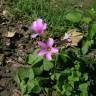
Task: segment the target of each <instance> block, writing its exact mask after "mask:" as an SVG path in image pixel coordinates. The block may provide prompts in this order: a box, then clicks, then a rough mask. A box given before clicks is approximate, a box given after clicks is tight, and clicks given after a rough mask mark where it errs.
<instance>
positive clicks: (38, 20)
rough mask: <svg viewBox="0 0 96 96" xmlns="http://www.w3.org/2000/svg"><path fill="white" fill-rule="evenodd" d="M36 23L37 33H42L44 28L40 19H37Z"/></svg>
mask: <svg viewBox="0 0 96 96" xmlns="http://www.w3.org/2000/svg"><path fill="white" fill-rule="evenodd" d="M36 23H37V31H38V32H42V31H43V27H44V25H43V22H42V19H37V21H36Z"/></svg>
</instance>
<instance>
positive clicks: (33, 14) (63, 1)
mask: <svg viewBox="0 0 96 96" xmlns="http://www.w3.org/2000/svg"><path fill="white" fill-rule="evenodd" d="M7 2H8V4H9V7H10V12H11V16H12V17H13V18H14V19H15V20H16V21H18V20H20V21H22V20H23V21H25V22H26V21H27V22H32V21H33V20H35V19H37V18H39V17H40V18H43V19H44V20H45V21H46V22H49V23H48V29H49V31H53V32H54V31H61V32H62V31H64V30H65V28H64V26H65V27H66V23H65V14H67V13H68V12H70V11H72V10H77V8H74V7H75V4H77V5H80V4H81V2H80V1H77V0H8V1H7ZM67 26H68V25H67Z"/></svg>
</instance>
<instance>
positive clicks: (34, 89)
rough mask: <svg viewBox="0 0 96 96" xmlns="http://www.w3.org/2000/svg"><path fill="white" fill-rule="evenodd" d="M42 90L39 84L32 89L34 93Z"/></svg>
mask: <svg viewBox="0 0 96 96" xmlns="http://www.w3.org/2000/svg"><path fill="white" fill-rule="evenodd" d="M40 91H41V88H40V86H39V85H36V86H35V87H34V88H33V89H32V92H33V93H40Z"/></svg>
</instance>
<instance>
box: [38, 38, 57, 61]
mask: <svg viewBox="0 0 96 96" xmlns="http://www.w3.org/2000/svg"><path fill="white" fill-rule="evenodd" d="M53 44H54V40H53V39H52V38H49V39H48V42H47V43H45V42H43V41H39V42H38V45H39V46H41V50H40V51H39V52H38V56H44V57H45V58H46V59H47V60H48V61H51V60H52V55H53V54H55V53H57V52H58V49H57V48H54V47H52V46H53Z"/></svg>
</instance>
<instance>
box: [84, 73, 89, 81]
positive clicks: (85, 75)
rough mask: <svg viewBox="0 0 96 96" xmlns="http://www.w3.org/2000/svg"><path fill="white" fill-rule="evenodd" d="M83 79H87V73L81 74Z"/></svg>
mask: <svg viewBox="0 0 96 96" xmlns="http://www.w3.org/2000/svg"><path fill="white" fill-rule="evenodd" d="M83 79H84V80H85V81H87V80H88V74H87V73H85V74H83Z"/></svg>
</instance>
